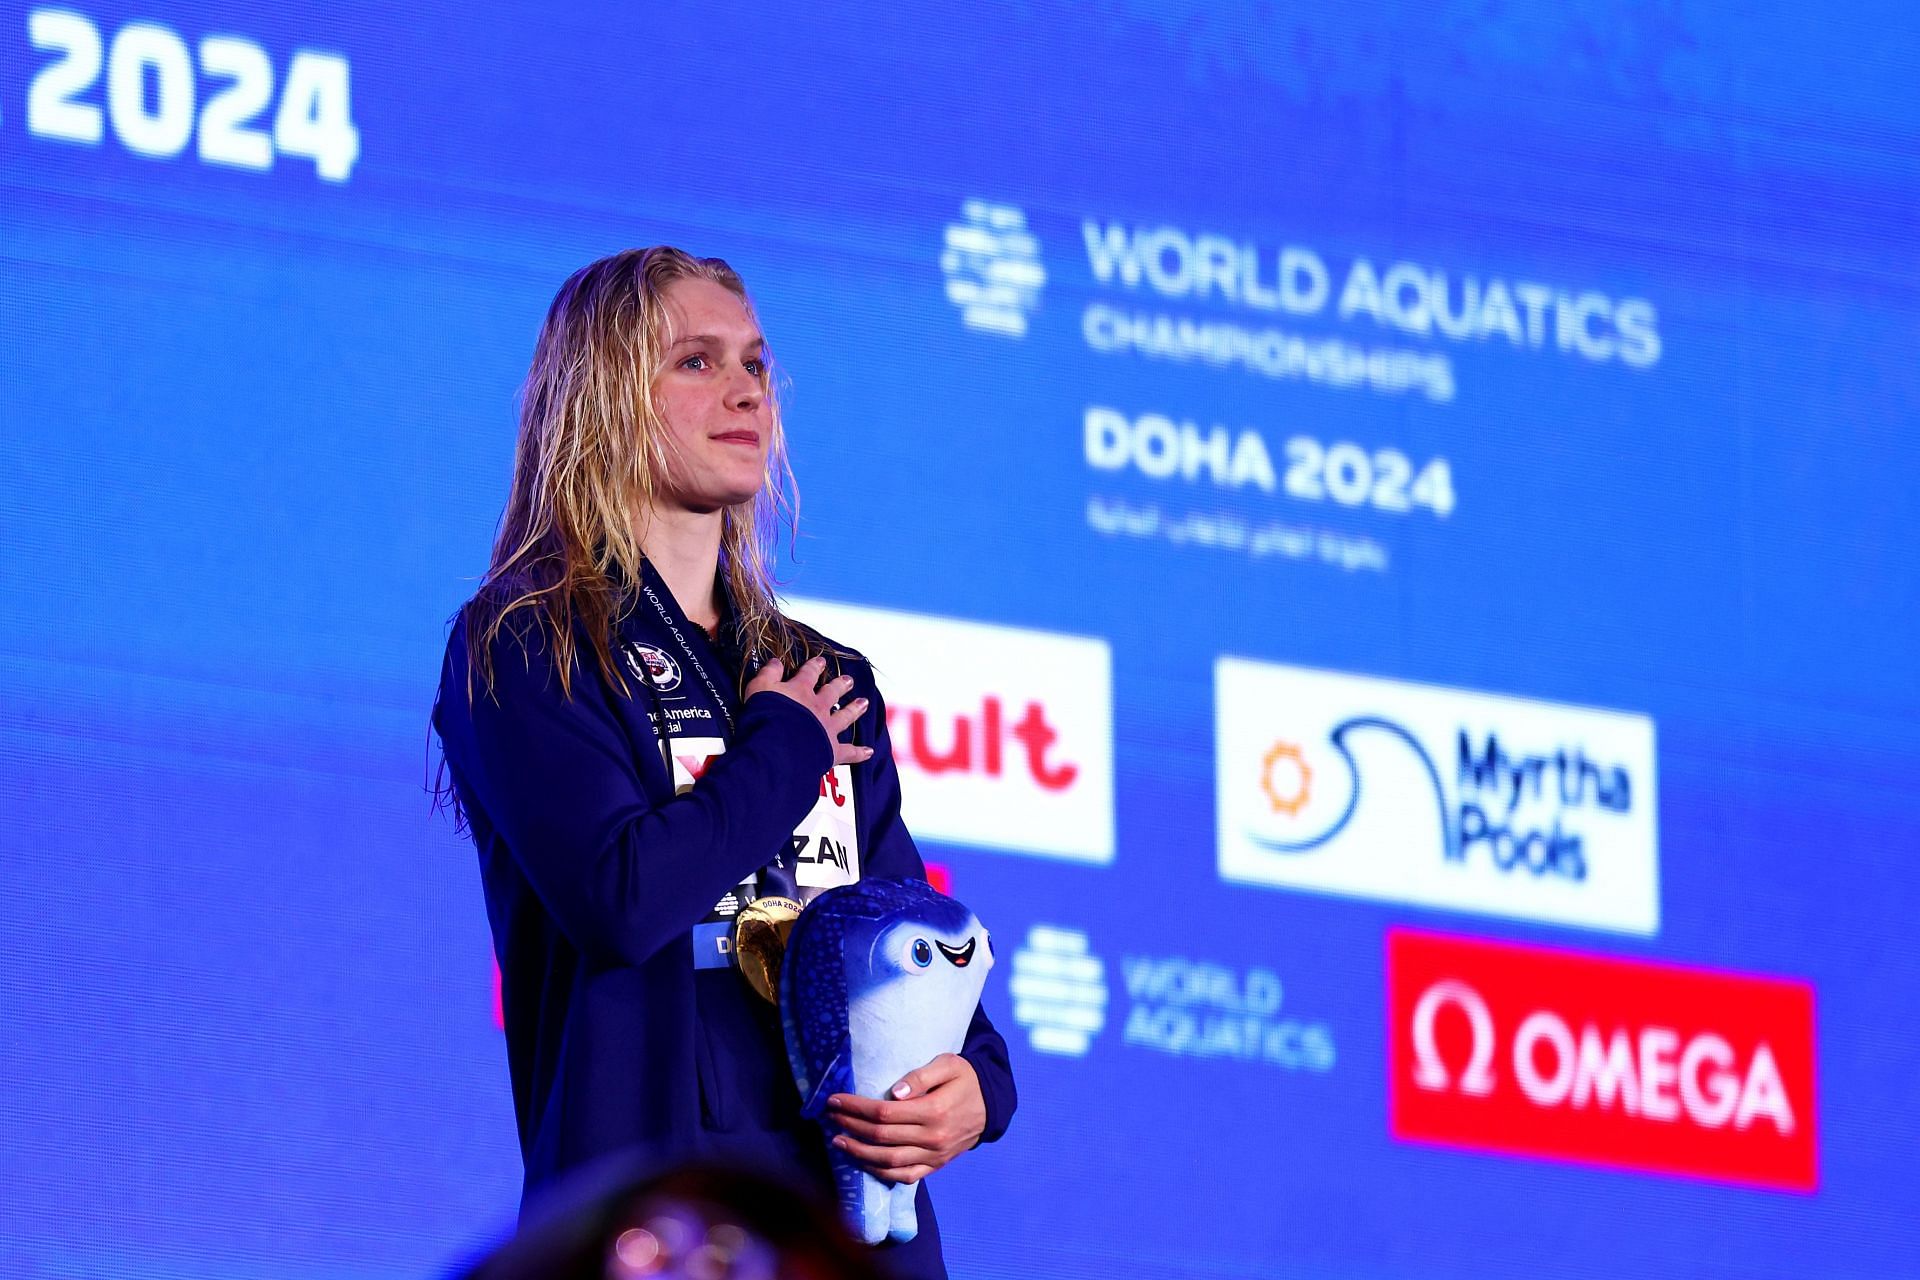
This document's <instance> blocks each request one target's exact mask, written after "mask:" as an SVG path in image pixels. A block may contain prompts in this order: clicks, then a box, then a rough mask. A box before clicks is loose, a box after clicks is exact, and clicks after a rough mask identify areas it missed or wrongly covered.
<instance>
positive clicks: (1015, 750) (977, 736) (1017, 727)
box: [887, 694, 1080, 791]
mask: <svg viewBox="0 0 1920 1280" xmlns="http://www.w3.org/2000/svg"><path fill="white" fill-rule="evenodd" d="M934 719H935V717H933V716H931V715H930V714H929V713H928V712H926V711H923V710H922V709H921V708H919V707H905V706H894V707H888V708H887V731H888V732H889V733H890V734H892V735H893V740H894V754H895V758H896V759H897V760H899V762H900V763H901V764H903V765H905V766H907V767H909V768H916V769H921V770H923V771H925V772H927V773H973V772H976V771H977V772H979V773H983V774H985V775H986V776H988V777H990V778H997V777H999V776H1000V775H1001V772H1002V770H1003V768H1004V765H1005V758H1006V757H1007V756H1008V755H1016V756H1019V757H1021V758H1022V759H1023V761H1024V763H1025V766H1026V772H1027V773H1028V774H1029V775H1030V776H1031V777H1032V778H1033V780H1034V782H1035V783H1037V784H1038V785H1039V786H1041V787H1042V788H1044V789H1045V790H1047V791H1064V790H1065V789H1066V788H1068V787H1070V786H1072V785H1073V780H1074V779H1075V778H1077V777H1079V776H1080V767H1079V766H1078V765H1076V764H1072V763H1070V762H1067V761H1061V760H1050V759H1048V755H1049V753H1050V752H1051V750H1052V748H1053V744H1054V743H1055V742H1057V741H1058V740H1059V738H1060V731H1059V730H1058V729H1056V728H1054V726H1053V725H1052V724H1051V723H1049V722H1048V720H1047V711H1046V708H1045V707H1043V706H1041V705H1040V704H1039V703H1038V702H1028V703H1027V704H1026V709H1025V710H1024V711H1023V712H1022V713H1021V714H1020V718H1019V719H1018V720H1014V721H1013V722H1012V723H1010V724H1009V723H1008V722H1007V720H1008V717H1007V716H1006V713H1005V712H1004V711H1003V709H1002V708H1001V705H1000V699H999V698H997V697H995V696H994V695H992V694H988V695H986V696H985V697H983V698H981V699H980V712H979V714H978V715H968V714H964V713H963V714H957V715H955V714H947V715H942V716H940V717H938V719H940V720H943V721H945V722H946V724H945V725H938V726H936V725H935V724H934V723H933V721H934Z"/></svg>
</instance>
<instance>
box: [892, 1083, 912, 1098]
mask: <svg viewBox="0 0 1920 1280" xmlns="http://www.w3.org/2000/svg"><path fill="white" fill-rule="evenodd" d="M912 1092H913V1086H912V1085H910V1084H908V1083H907V1082H906V1081H905V1080H902V1081H901V1082H900V1083H899V1084H897V1085H895V1086H893V1096H894V1097H896V1098H904V1097H906V1096H907V1095H908V1094H910V1093H912Z"/></svg>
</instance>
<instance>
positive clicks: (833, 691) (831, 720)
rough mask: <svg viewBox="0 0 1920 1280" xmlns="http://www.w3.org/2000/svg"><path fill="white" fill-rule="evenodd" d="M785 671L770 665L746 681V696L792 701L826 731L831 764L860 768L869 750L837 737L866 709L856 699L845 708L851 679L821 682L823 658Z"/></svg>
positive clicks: (823, 670)
mask: <svg viewBox="0 0 1920 1280" xmlns="http://www.w3.org/2000/svg"><path fill="white" fill-rule="evenodd" d="M785 671H786V668H785V667H783V666H782V665H781V664H780V663H778V662H769V663H768V664H767V665H766V666H764V667H762V668H760V670H759V671H757V672H755V673H754V677H753V679H751V680H749V681H747V696H748V697H749V698H753V697H757V696H760V695H762V694H778V695H779V696H781V697H784V698H792V699H793V700H794V701H795V702H797V703H799V704H800V705H801V706H803V707H805V708H806V709H807V710H808V711H811V712H812V713H813V717H814V719H816V720H818V721H819V722H820V727H821V728H822V729H825V730H826V731H827V737H829V738H831V739H832V740H833V762H834V763H835V764H837V765H838V764H859V763H860V762H861V761H862V760H865V759H868V758H869V757H871V756H872V755H873V748H872V747H861V746H855V745H854V744H853V743H850V742H842V741H840V735H841V734H842V733H844V732H846V729H847V726H848V725H850V724H852V723H853V722H854V721H855V720H858V719H859V718H860V716H861V715H862V714H863V713H864V712H865V711H866V709H867V700H866V699H865V698H855V699H854V700H853V701H852V702H849V703H847V704H846V705H845V706H841V705H840V699H841V698H843V697H845V696H846V695H847V691H848V690H850V689H852V688H853V677H852V676H836V677H835V678H833V679H832V680H826V681H822V679H821V677H822V676H824V675H825V674H826V672H827V661H826V659H825V658H818V657H816V658H809V659H807V660H806V661H805V662H803V663H801V664H800V666H799V668H798V669H797V670H795V671H794V673H793V674H792V675H790V676H789V675H786V674H785Z"/></svg>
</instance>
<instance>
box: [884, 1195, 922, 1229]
mask: <svg viewBox="0 0 1920 1280" xmlns="http://www.w3.org/2000/svg"><path fill="white" fill-rule="evenodd" d="M919 1192H920V1184H919V1183H907V1184H905V1185H900V1184H896V1185H894V1186H893V1187H890V1188H889V1189H888V1191H887V1201H888V1207H889V1208H890V1209H891V1210H892V1214H893V1221H892V1222H890V1223H888V1224H887V1226H888V1230H887V1234H888V1235H889V1236H891V1237H892V1238H893V1239H895V1240H897V1241H899V1242H900V1243H902V1244H905V1243H906V1242H907V1241H909V1240H911V1239H913V1238H914V1237H915V1236H917V1235H919V1234H920V1215H919V1213H918V1211H917V1210H916V1209H915V1207H914V1203H913V1199H914V1197H915V1196H916V1195H918V1194H919Z"/></svg>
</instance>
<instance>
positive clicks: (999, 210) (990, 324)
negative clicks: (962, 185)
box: [940, 200, 1047, 338]
mask: <svg viewBox="0 0 1920 1280" xmlns="http://www.w3.org/2000/svg"><path fill="white" fill-rule="evenodd" d="M940 270H941V271H943V272H945V273H946V277H947V301H949V302H951V303H953V305H954V306H956V307H958V308H960V322H961V323H962V324H964V325H966V326H967V328H969V329H979V330H981V331H982V332H984V333H998V334H1001V335H1003V336H1005V337H1009V338H1023V337H1025V336H1026V333H1027V316H1028V315H1029V314H1030V313H1031V312H1034V311H1037V310H1039V308H1040V290H1041V288H1042V287H1043V286H1044V285H1045V284H1046V283H1047V269H1046V267H1044V266H1042V265H1041V262H1040V242H1039V241H1038V240H1036V239H1034V237H1033V233H1032V232H1031V231H1029V230H1027V215H1026V214H1025V213H1023V212H1021V211H1020V210H1019V209H1018V208H1016V207H1014V206H1013V205H1010V204H993V203H991V202H989V201H986V200H969V201H967V202H966V203H965V204H964V205H962V206H961V210H960V221H958V222H953V223H949V224H947V234H946V246H945V248H944V249H943V250H942V251H941V254H940Z"/></svg>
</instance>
